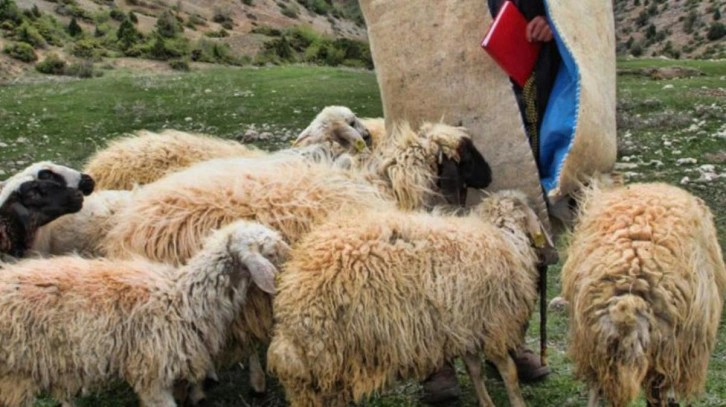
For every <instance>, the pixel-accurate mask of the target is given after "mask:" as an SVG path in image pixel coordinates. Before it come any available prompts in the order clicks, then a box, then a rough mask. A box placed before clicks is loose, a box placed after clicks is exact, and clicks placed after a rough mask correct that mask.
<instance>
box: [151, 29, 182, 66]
mask: <svg viewBox="0 0 726 407" xmlns="http://www.w3.org/2000/svg"><path fill="white" fill-rule="evenodd" d="M188 52H189V44H188V42H187V40H186V38H163V37H161V36H160V35H157V36H155V37H154V39H153V40H152V43H151V47H150V48H149V50H148V56H149V57H150V58H151V59H158V60H161V61H166V60H169V59H173V58H181V57H183V56H185V55H187V54H188Z"/></svg>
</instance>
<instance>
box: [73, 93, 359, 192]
mask: <svg viewBox="0 0 726 407" xmlns="http://www.w3.org/2000/svg"><path fill="white" fill-rule="evenodd" d="M303 134H304V135H306V136H305V137H306V138H307V137H309V138H311V139H314V140H316V141H315V143H325V142H332V143H331V147H332V146H334V145H336V144H337V145H340V146H343V147H345V148H350V147H354V148H355V149H356V150H357V151H362V150H365V149H366V141H365V140H368V139H369V137H368V133H367V131H366V130H365V128H364V127H363V126H362V125H361V124H360V122H359V121H358V119H357V118H356V117H355V115H354V114H353V112H352V111H350V109H348V108H346V107H342V106H331V107H327V108H325V109H323V110H322V112H321V113H320V114H318V115H317V116H316V117H315V119H314V120H313V122H312V123H310V125H309V126H308V127H307V128H306V129H305V130H304V131H303V133H301V135H303ZM364 138H365V140H364ZM337 153H338V154H339V153H340V152H337ZM267 154H268V152H266V151H264V150H259V149H257V148H254V147H251V146H247V145H242V144H240V143H238V142H236V141H233V140H225V139H221V138H218V137H213V136H210V135H204V134H192V133H186V132H182V131H178V130H164V131H162V132H161V133H159V134H157V133H153V132H150V131H145V130H144V131H139V132H137V133H136V134H135V135H130V136H127V137H123V138H120V139H115V140H112V141H111V142H110V143H109V145H108V146H107V147H106V148H105V149H103V150H100V151H98V152H96V153H95V154H93V155H92V156H91V157H90V158H89V160H88V163H87V164H86V166H85V171H86V172H88V173H89V174H91V176H92V177H93V178H94V179H96V181H97V183H98V188H99V189H113V190H118V189H131V188H132V187H133V186H134V185H144V184H148V183H150V182H153V181H155V180H157V179H160V178H161V177H163V176H164V175H166V174H169V173H171V172H175V171H178V170H180V169H183V168H187V167H189V166H190V165H192V164H195V163H198V162H201V161H206V160H211V159H215V158H227V157H259V156H264V155H267Z"/></svg>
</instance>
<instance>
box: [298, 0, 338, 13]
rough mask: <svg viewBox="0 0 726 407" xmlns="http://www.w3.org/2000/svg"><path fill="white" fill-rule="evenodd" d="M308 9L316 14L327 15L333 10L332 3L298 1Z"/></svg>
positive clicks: (312, 0)
mask: <svg viewBox="0 0 726 407" xmlns="http://www.w3.org/2000/svg"><path fill="white" fill-rule="evenodd" d="M298 3H300V4H302V5H303V6H304V7H305V8H306V9H308V10H310V11H312V12H313V13H315V14H320V15H325V14H328V12H329V11H330V10H331V9H332V8H333V5H332V2H330V1H326V0H298Z"/></svg>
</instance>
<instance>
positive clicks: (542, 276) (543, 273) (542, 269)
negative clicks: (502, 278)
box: [537, 262, 547, 366]
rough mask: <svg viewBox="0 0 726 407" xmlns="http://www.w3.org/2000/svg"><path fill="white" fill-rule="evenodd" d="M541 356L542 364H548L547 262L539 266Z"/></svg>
mask: <svg viewBox="0 0 726 407" xmlns="http://www.w3.org/2000/svg"><path fill="white" fill-rule="evenodd" d="M537 268H538V269H539V324H540V325H539V357H540V363H541V364H542V366H547V263H545V262H543V263H541V264H540V265H539V266H537Z"/></svg>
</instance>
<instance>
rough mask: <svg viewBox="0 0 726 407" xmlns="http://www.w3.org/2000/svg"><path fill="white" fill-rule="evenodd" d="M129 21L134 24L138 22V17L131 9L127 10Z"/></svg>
mask: <svg viewBox="0 0 726 407" xmlns="http://www.w3.org/2000/svg"><path fill="white" fill-rule="evenodd" d="M129 21H131V22H132V23H134V24H138V23H139V18H138V17H136V13H134V12H133V11H129Z"/></svg>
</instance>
